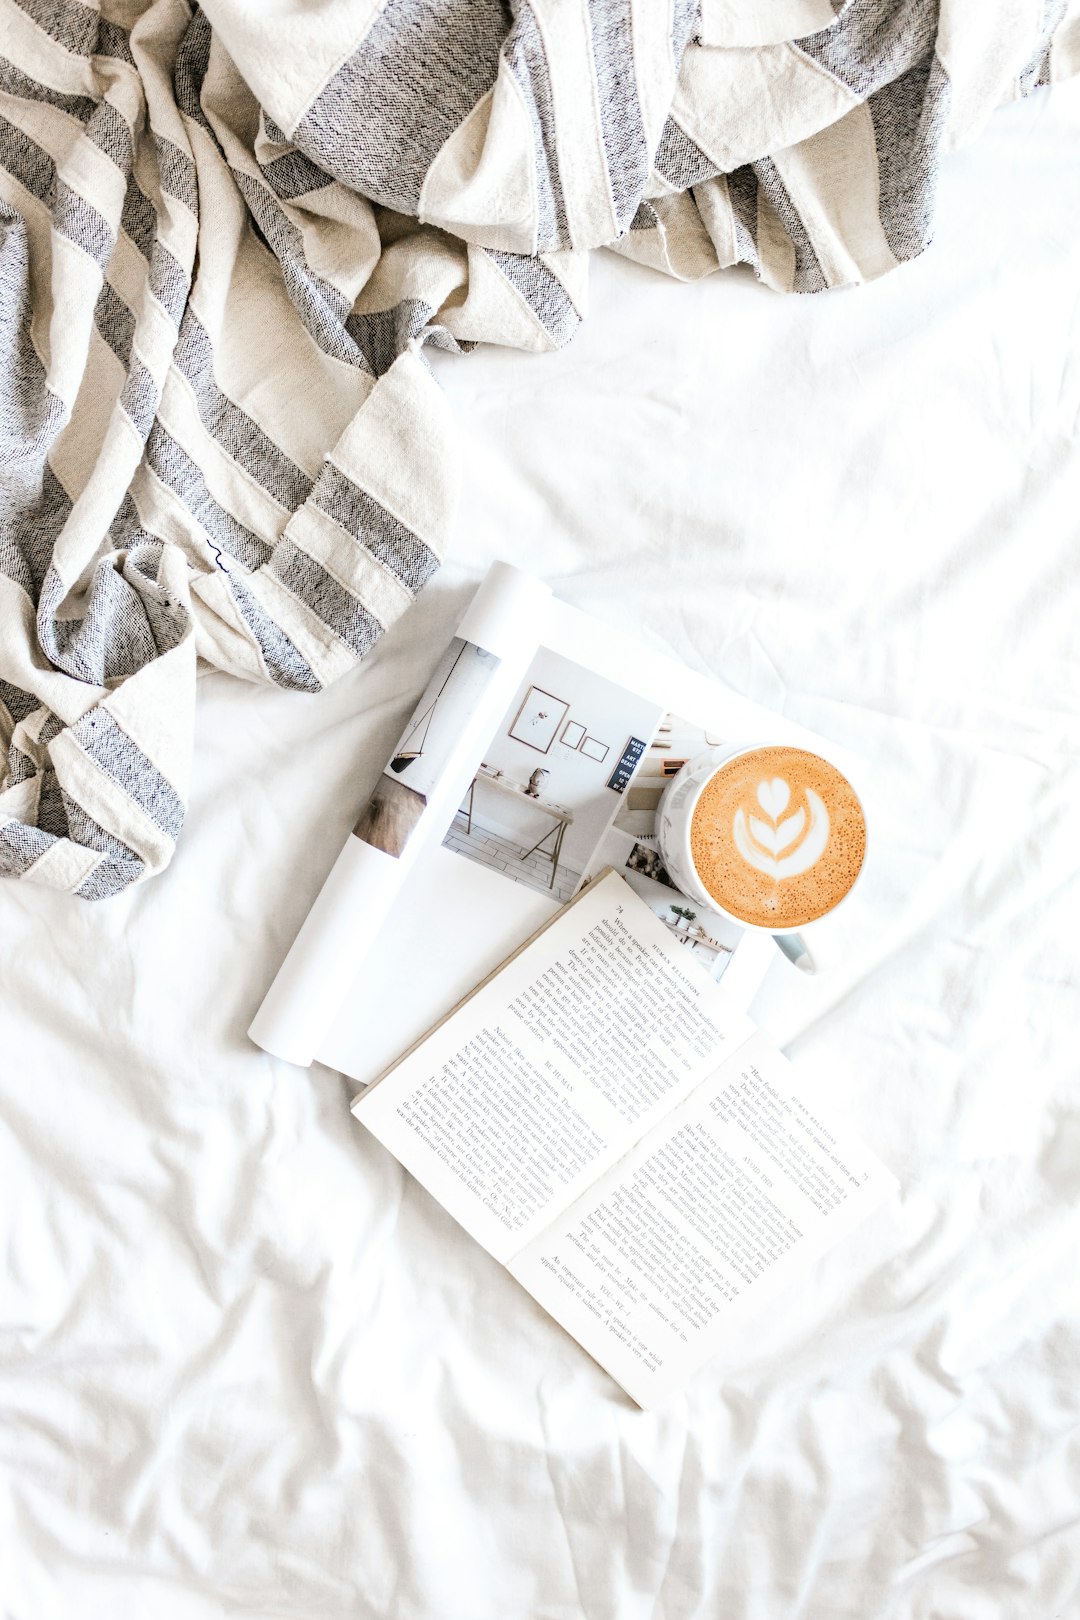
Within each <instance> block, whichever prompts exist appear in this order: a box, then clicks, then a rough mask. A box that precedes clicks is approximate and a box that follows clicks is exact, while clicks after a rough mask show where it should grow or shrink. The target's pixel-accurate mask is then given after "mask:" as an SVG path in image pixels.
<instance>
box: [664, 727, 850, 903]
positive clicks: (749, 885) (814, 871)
mask: <svg viewBox="0 0 1080 1620" xmlns="http://www.w3.org/2000/svg"><path fill="white" fill-rule="evenodd" d="M690 852H691V855H692V856H693V861H694V866H695V869H696V871H697V875H698V878H699V879H700V881H701V882H702V884H704V886H705V888H706V889H707V891H708V892H709V894H711V895H712V897H713V899H714V900H716V901H717V902H718V904H719V905H721V906H723V908H724V910H725V911H729V912H730V913H731V914H732V915H733V916H735V917H739V918H741V919H742V921H743V922H747V923H754V924H756V925H757V926H758V927H759V928H800V927H801V926H802V925H803V924H804V923H809V922H813V921H814V920H815V918H817V917H822V916H824V914H825V913H826V912H827V911H831V910H832V908H833V907H834V906H835V905H837V904H838V903H839V901H841V900H842V899H843V898H844V896H845V894H847V892H848V890H849V889H850V888H851V885H852V884H853V883H854V882H855V879H856V878H857V877H858V875H859V872H860V870H861V868H862V864H863V860H864V859H865V856H866V821H865V819H864V817H863V812H862V806H861V805H860V803H859V800H858V796H857V794H856V792H855V789H854V788H853V787H852V786H851V783H850V782H849V781H848V780H847V778H846V777H845V776H843V775H842V774H841V772H840V771H838V770H837V769H836V767H835V765H830V764H829V762H828V760H825V759H822V758H821V757H820V756H819V755H818V754H811V753H808V752H807V750H806V749H803V748H783V747H774V748H755V749H753V750H752V751H751V752H749V753H746V754H741V755H739V756H738V758H736V759H733V760H730V761H729V762H728V764H726V765H721V766H720V767H719V769H718V770H717V771H716V773H715V774H714V775H713V776H711V777H710V778H709V780H708V781H707V782H706V783H705V786H704V787H703V788H702V790H701V794H700V796H699V798H698V801H697V804H696V805H695V806H694V811H693V815H692V817H691V821H690Z"/></svg>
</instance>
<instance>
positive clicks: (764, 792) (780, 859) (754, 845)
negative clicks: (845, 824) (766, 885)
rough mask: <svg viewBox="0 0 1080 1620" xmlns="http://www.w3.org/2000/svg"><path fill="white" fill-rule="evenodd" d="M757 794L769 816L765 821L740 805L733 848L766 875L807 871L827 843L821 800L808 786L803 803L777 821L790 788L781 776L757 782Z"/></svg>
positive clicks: (826, 817)
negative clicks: (804, 802) (790, 813)
mask: <svg viewBox="0 0 1080 1620" xmlns="http://www.w3.org/2000/svg"><path fill="white" fill-rule="evenodd" d="M757 797H758V802H759V804H760V805H761V808H762V809H763V810H764V811H765V814H766V815H767V816H768V817H769V821H768V823H766V822H764V821H762V820H761V819H760V818H759V817H758V816H755V815H753V814H751V813H749V812H748V811H747V810H746V809H744V808H743V806H742V805H740V806H739V808H738V810H736V812H735V821H734V825H733V829H732V831H733V836H734V839H735V848H736V849H737V850H738V852H739V854H740V855H741V856H742V858H743V860H744V861H748V862H749V864H750V865H751V866H753V867H756V868H757V870H758V871H759V872H763V873H764V874H765V876H766V877H772V878H792V877H798V875H799V874H800V872H808V871H809V870H810V868H811V867H812V866H813V864H814V862H815V861H817V860H819V859H820V858H821V856H822V855H824V853H825V850H826V848H827V847H828V843H829V812H828V810H826V808H825V804H824V801H823V800H822V799H821V798H820V797H819V796H818V794H816V793H815V792H814V790H813V788H807V789H806V804H805V805H801V806H800V807H799V809H798V810H796V811H795V813H794V815H790V816H784V819H783V820H782V821H779V820H777V817H778V816H782V815H783V813H784V811H785V810H786V809H787V807H788V805H789V804H790V803H791V789H790V788H789V787H788V785H787V783H786V782H785V781H784V779H783V777H782V776H774V777H773V778H772V780H771V781H766V782H759V783H758V790H757ZM770 807H772V808H770ZM774 810H775V814H774Z"/></svg>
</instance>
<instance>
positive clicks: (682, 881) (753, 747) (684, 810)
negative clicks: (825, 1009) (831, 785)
mask: <svg viewBox="0 0 1080 1620" xmlns="http://www.w3.org/2000/svg"><path fill="white" fill-rule="evenodd" d="M765 748H799V749H800V751H801V752H803V753H808V754H815V755H816V757H817V758H819V759H823V760H825V762H826V764H831V763H832V761H831V760H829V759H828V756H827V755H825V754H822V753H820V752H818V750H816V749H811V748H806V749H803V748H801V745H800V744H798V743H774V742H759V743H749V744H747V745H745V746H743V747H739V748H727V747H723V746H721V747H719V748H710V749H709V750H708V751H707V752H706V753H704V754H697V755H695V757H694V758H693V759H691V760H688V761H687V762H686V764H685V765H684V766H683V767H682V769H681V770H680V771H679V772H678V774H677V775H676V776H673V777H672V778H671V781H670V782H669V783H668V785H667V787H666V788H665V789H664V794H663V797H662V798H661V800H660V808H659V811H658V813H657V819H656V830H657V834H658V842H659V845H660V856H661V859H662V860H663V863H664V865H665V867H666V868H667V871H668V873H669V875H670V876H671V877H672V878H673V879H674V880H675V883H676V885H677V886H678V887H679V888H680V889H681V890H682V892H683V893H684V894H685V895H686V896H687V897H688V898H689V899H691V900H696V901H697V902H698V904H699V905H702V906H707V907H709V909H710V910H712V911H716V912H718V913H719V914H720V916H722V917H726V918H727V919H728V921H729V922H733V923H735V924H736V925H737V926H738V927H739V928H749V929H752V930H753V931H754V933H756V934H771V935H772V937H773V939H774V940H775V941H776V944H777V947H778V948H779V950H780V952H781V953H782V955H784V956H785V957H786V958H787V959H788V961H789V962H792V963H794V965H795V966H796V967H797V968H800V969H801V970H802V971H803V972H804V973H816V972H817V963H816V962H815V960H814V953H813V950H812V948H811V944H810V938H808V936H811V937H812V935H813V930H814V929H815V928H816V926H817V924H818V923H819V922H822V921H824V919H825V918H826V917H832V916H834V915H835V914H836V911H837V909H838V907H840V906H842V905H843V904H844V901H845V900H846V899H847V898H848V896H849V895H850V894H851V893H852V891H853V890H854V889H855V888H856V887H857V886H858V883H859V879H860V878H861V877H862V874H863V872H864V871H865V870H866V857H865V855H864V856H863V863H862V866H861V868H860V869H859V872H858V874H857V876H856V878H855V882H854V883H852V884H851V886H850V888H848V889H847V890H845V892H844V893H843V894H842V895H841V896H840V898H839V900H837V902H836V904H835V905H833V906H830V907H829V908H828V910H827V911H824V912H822V913H821V915H820V916H819V917H815V918H814V919H813V920H812V921H811V922H804V923H795V924H793V925H792V926H791V927H789V928H770V927H768V926H767V925H765V924H761V923H750V922H746V921H745V919H744V918H742V917H740V916H738V915H737V914H736V913H735V912H734V911H729V910H728V908H727V907H726V906H725V905H723V904H722V903H721V902H720V901H719V900H717V899H716V897H715V895H713V894H710V892H709V890H708V889H707V888H706V887H705V885H704V883H703V882H702V881H701V879H700V877H699V876H698V874H697V868H696V867H695V865H694V858H693V854H692V853H691V848H690V827H691V823H692V822H693V818H694V811H695V809H696V808H697V803H698V800H699V799H700V798H701V795H702V793H703V792H704V789H705V784H706V783H707V782H709V781H711V780H712V778H713V777H714V776H715V775H716V773H717V771H718V770H720V768H721V767H722V766H724V765H730V764H731V763H732V762H733V761H734V760H737V759H742V758H743V756H744V755H746V754H757V753H760V752H761V750H762V749H765ZM833 769H834V770H839V766H833ZM840 774H841V775H842V776H844V780H845V781H846V782H848V786H849V787H851V783H850V782H849V781H848V778H847V777H846V776H845V775H844V773H843V772H842V771H841V772H840ZM851 791H852V793H853V794H854V795H855V798H856V800H857V801H858V805H859V809H860V811H861V813H862V818H863V826H864V827H865V826H866V809H865V807H864V805H863V802H862V800H861V799H860V798H859V795H858V793H857V792H856V791H855V789H854V788H853V787H851ZM867 838H868V839H869V829H867Z"/></svg>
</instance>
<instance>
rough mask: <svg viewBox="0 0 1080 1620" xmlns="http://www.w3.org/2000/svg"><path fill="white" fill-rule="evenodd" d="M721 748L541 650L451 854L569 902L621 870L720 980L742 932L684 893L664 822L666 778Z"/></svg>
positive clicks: (458, 826) (496, 739)
mask: <svg viewBox="0 0 1080 1620" xmlns="http://www.w3.org/2000/svg"><path fill="white" fill-rule="evenodd" d="M722 741H723V738H721V737H719V736H717V737H713V736H711V735H709V734H708V733H707V732H705V731H704V730H703V729H702V728H701V727H700V726H695V725H692V724H691V723H690V722H688V721H685V720H682V719H680V718H679V717H678V716H677V715H673V714H670V713H666V712H665V711H664V710H663V709H661V708H660V707H659V706H658V705H657V704H655V703H650V702H649V700H648V699H647V698H643V697H640V696H638V695H637V694H636V693H634V692H630V691H628V690H627V689H626V688H625V687H622V686H619V685H618V684H616V683H615V682H613V681H609V680H606V679H605V678H604V677H603V676H601V675H598V674H596V673H595V672H594V671H592V670H588V669H585V668H583V667H582V665H580V664H578V663H576V662H574V660H572V659H570V658H566V657H564V656H563V655H562V654H560V653H556V652H553V651H552V650H551V649H550V648H546V647H542V648H540V649H539V651H538V652H537V654H536V656H535V658H534V659H533V661H532V663H531V664H530V665H529V668H528V670H527V671H526V673H525V676H524V678H523V680H522V682H521V684H520V686H519V687H518V690H517V691H516V692H515V694H514V697H513V700H512V701H511V703H510V705H509V707H508V708H507V710H506V713H505V714H504V715H503V716H502V718H501V719H500V721H499V723H498V725H497V726H496V728H495V731H494V732H493V734H492V736H491V737H490V739H489V741H488V743H487V745H486V747H485V749H484V755H483V759H482V760H481V762H480V764H479V765H478V767H477V769H476V772H475V774H474V776H473V778H472V781H471V782H470V784H469V788H468V792H467V793H466V796H465V798H464V800H463V802H462V804H461V807H460V809H459V810H458V812H457V814H456V815H455V816H454V818H453V820H452V822H451V823H450V826H449V827H448V828H447V831H446V834H445V836H444V838H443V847H444V848H445V849H449V850H454V851H456V852H457V853H458V854H461V855H465V856H467V857H468V858H469V859H470V860H473V861H477V862H478V863H479V864H480V865H482V866H486V867H489V868H490V869H492V870H493V871H497V872H498V873H500V874H501V875H502V876H504V877H507V878H510V879H512V880H513V881H514V882H516V883H523V884H525V885H527V886H528V887H529V888H533V889H538V890H540V891H542V892H544V893H549V894H551V896H552V897H553V898H554V899H557V900H561V901H565V900H569V899H570V898H571V896H572V895H573V894H574V893H575V892H576V891H577V889H578V888H579V887H580V885H581V883H582V881H583V880H586V879H588V878H590V877H593V876H595V875H596V874H597V873H598V872H600V871H602V870H603V868H604V867H605V866H613V867H615V869H616V870H617V871H619V872H621V873H622V875H623V876H624V877H625V878H626V880H627V882H628V883H630V885H631V887H632V888H633V889H634V890H635V891H636V893H637V894H639V895H640V896H641V898H642V899H643V900H644V901H645V902H646V903H647V904H648V906H649V907H650V909H651V910H652V911H653V913H654V914H655V915H656V916H657V917H659V918H660V920H661V921H662V922H663V923H664V924H665V925H666V926H667V927H668V928H669V929H670V930H671V932H672V934H673V935H674V936H675V937H676V938H677V939H678V941H679V942H680V943H681V944H684V945H685V946H686V949H687V950H688V951H689V952H692V953H693V955H694V957H695V960H696V961H698V962H699V963H700V964H701V966H703V967H704V968H705V969H706V970H707V971H708V972H709V973H710V974H711V975H712V976H713V978H716V979H718V978H720V977H721V976H722V974H723V972H724V969H725V968H726V967H727V965H728V962H729V961H730V960H731V956H732V954H733V953H734V951H735V948H736V946H737V944H738V942H739V940H740V939H741V938H742V933H743V931H742V929H741V928H739V927H738V926H737V925H736V924H734V923H731V922H729V921H728V920H727V918H725V917H722V916H721V915H720V914H719V913H718V912H715V911H711V910H709V909H707V908H706V907H704V906H702V905H701V904H700V903H699V902H698V901H697V900H693V901H691V900H689V899H688V898H687V897H686V896H685V895H684V894H682V893H681V892H680V890H679V889H678V887H677V886H676V884H675V883H674V882H673V880H672V879H671V877H670V876H669V875H668V873H667V871H666V870H665V868H664V865H663V862H662V860H661V858H660V854H659V850H658V846H657V840H656V835H655V827H656V813H657V810H658V808H659V804H660V798H661V795H662V793H663V791H664V788H665V787H666V785H667V783H668V782H669V781H670V780H671V778H672V777H674V776H675V775H676V773H677V772H678V770H679V768H680V767H681V766H682V765H684V764H685V763H686V761H687V760H688V759H692V758H694V756H695V755H697V754H700V753H702V752H703V751H704V750H705V749H707V748H712V747H715V746H717V745H718V744H719V743H721V742H722Z"/></svg>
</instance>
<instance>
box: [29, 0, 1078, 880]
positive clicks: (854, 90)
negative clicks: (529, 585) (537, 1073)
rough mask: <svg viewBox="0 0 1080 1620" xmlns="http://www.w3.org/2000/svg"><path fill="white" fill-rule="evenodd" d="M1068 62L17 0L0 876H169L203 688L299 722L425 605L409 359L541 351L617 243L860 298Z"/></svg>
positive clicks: (948, 43)
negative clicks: (243, 687)
mask: <svg viewBox="0 0 1080 1620" xmlns="http://www.w3.org/2000/svg"><path fill="white" fill-rule="evenodd" d="M830 17H831V18H832V20H831V21H830ZM823 23H825V24H827V26H823ZM1078 66H1080V0H1031V3H1030V4H1028V5H1026V6H1013V7H995V8H992V11H991V12H988V13H986V15H983V14H982V12H981V11H980V8H979V7H973V6H970V5H968V4H964V3H962V0H832V3H831V4H828V5H825V4H823V3H822V0H786V3H785V5H784V6H783V7H780V8H776V7H769V6H767V5H764V6H758V7H754V6H750V5H747V4H746V3H745V0H515V3H512V4H506V3H504V0H379V3H377V0H324V3H322V4H320V5H319V6H317V7H312V6H311V5H310V4H309V3H308V0H278V3H276V4H275V5H274V6H273V7H272V8H261V7H258V6H253V5H251V3H250V0H206V5H205V9H203V10H195V11H194V13H191V12H189V11H188V9H187V7H186V5H185V4H181V0H144V3H143V4H141V5H140V3H139V0H0V467H2V469H3V476H2V491H3V498H2V502H0V872H2V873H7V874H10V875H13V876H16V877H26V878H29V879H31V880H34V881H39V882H43V883H46V884H49V885H51V886H53V887H55V888H59V889H63V890H66V891H68V892H71V893H74V894H78V895H81V896H83V897H85V898H88V899H103V898H107V897H108V896H111V895H114V894H117V893H119V892H120V891H121V890H123V889H125V888H126V887H127V886H128V885H130V884H131V883H134V882H137V881H139V880H141V879H142V878H144V877H147V876H150V875H152V874H153V873H154V872H156V871H159V870H160V869H161V868H162V867H163V866H164V865H165V864H166V863H167V862H168V861H169V859H170V858H171V855H172V852H173V848H174V846H175V842H176V839H177V836H178V834H179V831H180V828H181V825H182V822H183V815H184V801H185V796H186V789H187V780H188V769H189V762H190V750H191V739H192V708H193V702H194V690H195V669H196V659H197V658H200V657H201V658H202V659H203V660H205V661H206V662H207V663H209V664H211V665H213V666H215V667H217V668H219V669H222V670H226V671H231V672H232V673H234V674H236V675H239V676H241V677H243V678H246V679H251V680H257V681H272V682H275V683H277V684H278V685H280V686H283V687H286V688H289V689H291V690H294V691H296V692H301V693H311V692H317V691H319V690H320V689H321V688H322V687H323V686H325V685H326V684H327V683H328V682H330V681H333V680H335V679H336V678H337V677H338V676H339V675H341V674H342V673H343V672H344V671H345V670H347V669H349V668H350V667H351V666H352V665H353V664H354V663H355V661H356V660H357V659H359V658H362V657H363V656H364V655H365V654H366V653H367V652H368V650H369V649H370V648H371V647H372V646H373V644H374V643H375V642H376V641H377V640H378V638H379V636H380V635H381V633H382V632H383V630H384V629H385V628H386V627H387V626H388V625H389V624H391V623H392V622H393V620H394V619H395V618H396V617H397V616H398V615H399V614H401V613H402V612H404V610H405V609H406V608H407V607H408V606H409V604H410V603H411V602H412V601H413V600H414V599H415V597H416V595H417V593H418V592H419V591H420V590H421V589H422V587H423V586H424V584H425V583H426V581H427V580H428V579H429V578H430V577H431V575H432V573H433V572H434V571H435V570H436V569H437V567H438V566H439V561H440V558H441V557H442V555H443V553H444V551H445V548H446V544H447V540H448V536H449V534H450V532H451V527H452V523H453V516H454V507H455V500H456V489H457V465H456V458H455V454H454V446H453V442H452V435H451V429H450V425H449V423H448V420H447V414H446V406H445V403H444V401H443V399H442V396H441V395H440V394H439V392H438V390H437V388H436V387H435V384H434V382H433V379H432V377H431V375H430V373H429V371H428V369H427V367H426V366H425V364H424V363H423V359H422V355H421V351H422V349H423V346H424V345H425V344H427V343H432V344H434V345H437V346H438V347H441V348H444V349H450V350H453V351H457V352H463V351H467V350H468V349H469V348H470V347H472V346H473V345H474V344H475V343H476V342H481V341H487V342H496V343H508V344H513V345H515V346H517V347H520V348H526V349H530V348H531V349H534V350H550V349H552V348H556V347H558V346H560V345H561V344H563V343H565V342H566V341H567V340H568V339H569V338H570V337H571V336H572V334H573V332H574V330H575V328H576V326H577V323H578V321H579V319H580V315H581V303H582V289H583V287H584V284H585V279H586V276H585V264H584V260H585V256H586V255H587V254H588V253H589V252H590V251H591V250H592V249H594V248H600V247H609V248H613V249H614V250H615V251H617V252H620V253H623V254H626V255H628V256H629V257H632V258H635V259H637V260H639V261H640V262H642V263H644V264H647V265H650V266H653V267H655V268H657V269H661V270H663V271H665V272H666V273H667V274H669V275H673V276H675V277H677V278H680V279H691V278H696V277H699V276H702V275H706V274H708V273H710V272H711V271H714V270H716V269H719V268H723V267H725V266H728V265H732V264H737V263H747V264H750V265H752V266H753V268H754V270H755V272H756V273H757V275H758V276H759V277H760V279H761V280H762V281H763V282H764V283H766V284H767V285H768V286H769V287H772V288H775V289H777V290H780V291H789V292H790V291H795V292H818V291H822V290H824V289H827V288H830V287H835V286H840V285H845V284H850V283H855V282H859V281H863V280H867V279H870V278H871V277H875V276H878V275H881V274H884V273H885V272H886V271H888V270H891V269H893V268H895V267H896V266H897V265H898V264H900V263H902V262H903V261H904V260H906V259H910V258H911V257H912V256H913V255H915V254H917V253H919V252H921V251H922V249H923V248H924V247H925V246H926V243H927V241H928V240H929V235H930V231H931V228H932V219H933V193H934V183H935V177H936V174H937V171H938V167H939V164H940V161H941V157H942V155H943V154H944V153H945V152H947V151H948V150H949V149H950V148H951V147H952V146H955V145H956V144H957V143H958V142H959V141H961V140H963V139H965V138H967V137H968V136H969V135H970V134H972V133H973V132H975V131H977V130H978V128H979V127H981V125H982V123H984V122H985V120H986V118H987V117H988V116H989V114H990V112H991V111H992V110H993V108H994V107H995V106H997V105H998V104H999V103H1000V102H1002V101H1004V100H1008V99H1010V98H1013V97H1016V96H1019V95H1022V94H1024V93H1026V92H1027V91H1028V90H1030V89H1034V88H1035V87H1036V86H1037V85H1041V84H1047V83H1050V82H1053V81H1054V80H1055V79H1060V78H1063V77H1065V76H1067V75H1069V74H1071V73H1073V72H1075V71H1076V69H1077V67H1078Z"/></svg>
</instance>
